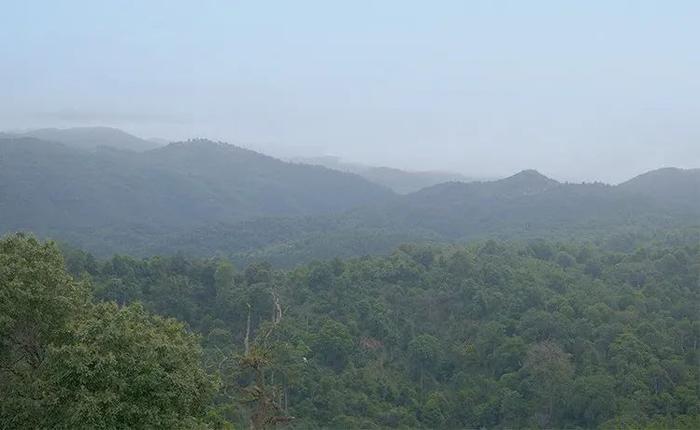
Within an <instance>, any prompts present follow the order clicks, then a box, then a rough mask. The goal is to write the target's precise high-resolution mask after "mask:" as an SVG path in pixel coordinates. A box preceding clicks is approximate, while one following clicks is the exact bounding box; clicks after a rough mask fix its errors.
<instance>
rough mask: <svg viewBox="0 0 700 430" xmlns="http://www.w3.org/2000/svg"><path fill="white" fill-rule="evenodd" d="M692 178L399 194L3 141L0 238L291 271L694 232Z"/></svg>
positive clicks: (301, 175) (227, 151) (699, 196)
mask: <svg viewBox="0 0 700 430" xmlns="http://www.w3.org/2000/svg"><path fill="white" fill-rule="evenodd" d="M699 184H700V170H698V169H694V170H682V169H660V170H657V171H652V172H648V173H646V174H644V175H641V176H639V177H636V178H633V179H631V180H629V181H627V182H625V183H622V184H620V185H617V186H611V185H606V184H601V183H588V184H570V183H560V182H558V181H556V180H553V179H551V178H547V177H545V176H543V175H541V174H540V173H538V172H536V171H534V170H526V171H523V172H520V173H518V174H516V175H513V176H511V177H509V178H505V179H502V180H498V181H490V182H471V183H462V182H448V183H443V184H438V185H435V186H432V187H429V188H425V189H422V190H420V191H417V192H414V193H411V194H407V195H397V194H395V193H393V192H392V191H390V190H389V189H387V188H384V187H382V186H379V185H376V184H374V183H372V182H370V181H368V180H366V179H363V178H361V177H359V176H357V175H354V174H351V173H343V172H339V171H335V170H331V169H327V168H324V167H320V166H310V165H303V164H295V163H287V162H283V161H281V160H278V159H275V158H272V157H269V156H266V155H263V154H260V153H257V152H254V151H250V150H247V149H243V148H239V147H236V146H233V145H227V144H223V143H216V142H211V141H208V140H194V141H187V142H180V143H172V144H170V145H167V146H163V147H160V148H156V149H153V150H150V151H143V152H135V151H121V150H116V149H113V148H106V147H98V148H92V149H91V150H83V149H78V148H76V147H74V146H69V145H65V144H61V143H56V142H47V141H43V140H39V139H36V138H26V137H25V138H16V137H15V138H13V137H9V138H7V137H5V138H0V233H2V232H12V231H18V230H24V231H31V232H34V233H35V234H38V235H40V236H42V237H51V238H54V239H58V240H60V241H63V242H67V243H68V244H72V245H75V246H79V247H81V248H84V249H87V250H89V251H91V252H94V253H96V254H98V255H102V256H106V255H110V254H112V253H115V252H119V253H128V254H133V255H153V254H171V253H174V252H177V251H183V252H185V253H187V254H192V255H199V256H211V255H221V256H227V257H231V258H234V259H235V260H237V261H242V262H248V261H254V260H267V261H272V262H273V263H275V264H279V265H294V264H297V263H300V262H308V261H311V260H313V259H328V258H333V257H336V256H339V257H348V256H358V255H365V254H382V253H386V252H389V251H390V250H391V249H392V248H394V247H396V246H398V245H399V244H401V243H407V242H464V241H469V240H474V239H484V238H497V239H506V240H507V239H522V238H533V237H550V238H571V237H586V238H591V237H596V236H598V237H599V236H605V237H609V236H611V235H614V234H616V233H624V232H629V231H632V232H639V231H643V232H645V231H649V230H652V231H653V230H656V229H667V228H677V227H685V226H698V224H700V221H699V220H700V185H699Z"/></svg>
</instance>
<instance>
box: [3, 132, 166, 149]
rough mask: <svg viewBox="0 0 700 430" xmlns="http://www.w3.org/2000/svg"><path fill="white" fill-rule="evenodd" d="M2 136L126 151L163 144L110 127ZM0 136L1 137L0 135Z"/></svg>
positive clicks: (6, 134) (151, 147) (79, 146)
mask: <svg viewBox="0 0 700 430" xmlns="http://www.w3.org/2000/svg"><path fill="white" fill-rule="evenodd" d="M3 134H4V137H6V138H9V137H34V138H37V139H41V140H45V141H48V142H58V143H63V144H65V145H67V146H70V147H73V148H79V149H95V148H98V147H111V148H116V149H122V150H127V151H148V150H149V149H155V148H158V147H160V146H163V142H162V141H156V140H145V139H141V138H140V137H136V136H134V135H131V134H129V133H126V132H124V131H122V130H119V129H116V128H110V127H75V128H65V129H60V128H41V129H37V130H31V131H26V132H22V133H3ZM0 137H3V136H2V135H0Z"/></svg>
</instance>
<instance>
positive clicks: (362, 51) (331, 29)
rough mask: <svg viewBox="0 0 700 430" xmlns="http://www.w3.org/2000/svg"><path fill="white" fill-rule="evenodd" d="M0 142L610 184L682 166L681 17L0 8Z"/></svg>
mask: <svg viewBox="0 0 700 430" xmlns="http://www.w3.org/2000/svg"><path fill="white" fill-rule="evenodd" d="M0 6H1V7H0V10H1V11H2V12H1V13H0V41H2V42H0V129H3V130H21V129H28V128H40V127H72V126H94V125H101V126H112V127H118V128H121V129H123V130H125V131H128V132H131V133H134V134H137V135H139V136H142V137H159V138H165V139H170V140H181V139H186V138H190V137H207V138H211V139H217V140H223V141H227V142H230V143H235V144H240V145H244V146H247V147H251V148H254V149H258V150H262V151H265V152H267V153H270V154H272V155H276V156H281V157H294V156H318V155H335V156H340V157H342V158H344V159H346V160H347V161H353V162H361V163H367V164H373V165H388V166H393V167H399V168H405V169H414V170H416V169H417V170H450V171H457V172H461V173H463V174H466V175H469V176H482V177H483V176H487V177H493V176H505V175H508V174H512V173H514V172H516V171H519V170H522V169H528V168H534V169H537V170H539V171H540V172H542V173H544V174H547V175H549V176H551V177H554V178H556V179H559V180H570V181H594V180H601V181H604V182H613V183H615V182H619V181H621V180H624V179H627V178H629V177H631V176H634V175H636V174H638V173H641V172H644V171H646V170H651V169H654V168H658V167H665V166H677V167H700V48H699V47H698V45H699V44H700V25H698V22H700V2H698V1H693V0H687V1H684V0H675V1H674V0H669V1H644V0H637V1H621V0H607V1H595V0H589V1H578V2H573V1H571V2H570V1H537V0H532V1H497V0H490V1H468V0H462V1H458V0H454V1H451V0H443V1H408V0H403V1H390V0H386V1H362V0H359V1H358V0H353V1H342V2H341V1H304V0H294V1H274V2H273V1H265V0H256V1H246V2H243V1H233V0H230V1H219V2H216V1H196V2H193V1H176V0H169V1H155V0H149V1H126V0H122V1H109V0H104V1H60V0H55V1H50V0H45V1H32V0H22V1H18V0H0Z"/></svg>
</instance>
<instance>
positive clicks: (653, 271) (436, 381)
mask: <svg viewBox="0 0 700 430" xmlns="http://www.w3.org/2000/svg"><path fill="white" fill-rule="evenodd" d="M18 244H19V245H18ZM17 247H19V249H25V248H26V249H29V250H32V249H33V251H27V253H26V255H25V254H22V252H24V251H22V252H20V253H19V255H20V256H19V257H12V258H15V260H16V263H15V266H7V265H6V264H3V265H2V266H0V267H2V268H3V269H2V270H3V272H2V273H3V276H5V277H4V278H2V282H3V284H2V288H3V291H7V290H8V285H9V286H10V287H9V291H15V290H17V291H21V290H23V288H29V287H27V285H35V287H32V288H35V289H37V290H38V291H42V290H43V289H44V286H45V285H50V284H46V282H47V279H48V278H47V277H53V276H58V277H59V278H60V279H65V281H64V283H75V284H76V285H78V284H79V285H88V284H89V285H91V291H92V295H93V296H94V302H95V303H94V304H89V305H88V304H85V303H84V302H80V306H87V307H89V308H91V309H94V311H93V312H88V313H83V312H80V316H73V317H66V318H67V319H68V320H70V321H73V320H72V319H71V318H75V321H74V323H71V324H69V327H70V328H69V329H67V331H66V333H68V334H70V336H69V337H68V338H66V339H67V340H64V339H63V338H60V339H59V340H54V339H53V338H50V339H48V340H46V342H48V344H49V345H51V346H50V347H49V348H48V350H49V351H53V350H54V349H56V348H57V349H59V350H62V348H69V349H71V350H72V352H73V355H68V356H66V358H64V359H63V360H64V361H57V362H56V363H59V364H60V367H62V366H64V364H63V363H69V364H70V363H73V362H75V364H74V365H72V366H71V365H67V368H68V369H73V371H74V376H71V378H77V379H76V380H75V381H73V380H72V379H70V378H69V379H68V381H71V382H70V384H73V385H70V384H69V385H66V387H72V388H73V390H66V392H68V393H70V396H69V398H68V399H64V397H60V396H58V397H51V399H50V400H47V401H48V402H49V404H53V405H54V406H55V407H58V405H61V404H62V403H61V402H67V404H68V405H73V406H72V407H68V408H65V411H64V412H63V414H62V415H61V414H59V415H57V416H60V417H66V416H77V417H81V416H82V415H80V414H81V413H86V412H84V410H88V411H105V410H106V411H108V412H109V414H111V415H109V416H118V417H124V416H125V415H123V414H122V412H121V411H123V410H130V409H128V408H126V409H125V408H121V407H120V408H115V409H104V408H105V407H106V406H104V405H110V404H112V403H111V402H126V403H128V400H124V397H125V396H127V394H126V391H123V390H125V389H126V388H124V387H131V386H132V384H134V383H136V384H138V383H142V381H141V380H140V379H138V377H137V376H134V375H133V373H132V372H131V371H128V372H127V371H126V370H125V369H127V368H129V367H128V366H131V365H133V363H134V361H129V360H130V359H126V361H125V362H124V363H127V364H122V362H121V361H120V360H121V359H122V358H124V356H127V357H128V356H129V354H131V352H133V353H134V354H144V353H145V351H146V350H148V347H147V345H148V343H147V342H156V343H158V342H161V341H162V343H163V344H164V345H160V346H158V345H156V346H155V347H154V348H153V349H154V350H155V351H161V349H162V351H163V352H162V355H161V352H158V353H152V354H151V356H154V357H155V358H154V360H155V361H154V362H151V364H149V365H148V366H149V367H148V369H149V370H152V371H153V372H155V375H154V376H153V379H151V377H150V376H148V377H147V376H145V375H148V374H149V373H148V371H144V372H143V373H141V375H142V377H144V378H146V381H151V382H152V384H153V385H146V387H148V388H149V390H150V391H146V392H145V393H146V394H144V392H143V391H138V390H135V391H136V392H138V393H140V395H142V396H143V397H142V398H141V399H142V400H143V401H144V402H156V401H155V400H153V399H152V398H150V396H157V397H159V398H161V396H160V394H159V393H160V391H159V390H164V392H165V393H166V394H163V396H162V399H172V400H173V402H172V403H168V402H163V403H159V402H160V400H159V401H158V402H156V403H155V404H158V405H164V406H163V408H164V409H163V412H162V413H164V414H165V416H166V417H170V418H167V419H177V417H180V418H182V417H183V415H187V416H188V418H187V419H189V420H190V422H191V423H196V424H197V425H201V426H208V427H212V428H216V427H222V426H225V425H227V424H226V423H233V424H234V425H235V426H236V428H245V427H248V426H249V425H250V424H251V423H255V424H256V425H257V426H258V428H261V427H265V426H266V425H267V426H270V427H271V428H272V427H273V426H275V425H276V426H282V425H287V426H288V427H289V428H300V429H301V428H304V429H306V428H482V427H486V428H522V427H525V428H542V427H547V428H552V427H554V428H564V427H566V428H576V427H578V428H594V427H602V428H640V427H641V428H644V427H646V428H669V427H671V428H698V427H700V394H699V393H700V386H699V380H700V379H699V378H700V371H699V369H698V360H699V358H700V351H699V350H698V346H699V345H698V343H699V342H698V341H700V321H699V319H698V312H697V310H698V308H699V307H700V244H699V243H697V242H694V241H690V242H685V243H684V242H682V241H679V242H678V243H676V244H672V245H671V244H665V245H646V246H639V247H637V248H636V249H635V250H633V251H629V252H615V251H608V250H602V249H601V248H599V247H596V246H593V245H590V244H583V243H579V244H575V243H555V242H549V241H543V240H535V241H531V242H527V243H519V244H506V243H499V242H493V241H488V242H482V243H480V244H475V245H472V246H469V247H456V246H454V247H451V246H441V247H429V246H409V245H405V246H401V247H400V248H399V249H397V250H396V251H395V252H394V253H393V254H391V255H390V256H388V257H366V258H358V259H351V260H337V259H336V260H332V261H326V262H316V263H312V264H309V265H306V266H302V267H299V268H296V269H293V270H291V271H287V272H281V271H276V270H273V269H272V268H271V266H270V265H268V264H264V263H256V264H253V265H249V266H247V267H242V268H240V269H236V268H234V267H233V265H232V264H231V263H230V262H228V261H227V260H223V259H206V260H205V259H188V258H185V257H183V256H182V255H175V256H172V257H154V258H149V259H143V260H141V259H133V258H129V257H124V256H115V257H113V258H111V259H110V260H106V261H98V260H95V259H94V258H92V257H91V256H90V255H89V254H86V253H82V252H76V251H73V252H69V253H66V256H65V264H66V267H67V268H68V270H69V272H70V273H72V274H73V277H74V278H75V279H80V281H79V282H76V281H73V280H71V278H68V277H66V275H65V274H64V273H62V272H60V271H56V272H53V271H52V272H51V273H48V274H41V275H37V277H36V279H35V278H33V277H29V278H26V280H23V281H21V282H19V281H16V279H18V278H20V279H25V278H22V277H23V276H25V274H27V273H31V272H32V270H39V271H40V272H41V270H43V268H44V267H45V266H46V264H44V263H41V264H40V263H36V264H34V263H29V262H30V261H35V260H37V259H40V258H43V257H42V254H40V253H38V251H37V250H36V249H50V250H51V249H53V250H51V251H45V252H47V253H48V254H49V255H50V256H51V261H53V265H55V264H56V260H55V259H56V258H58V257H56V256H55V248H53V247H52V246H51V245H42V244H37V243H35V242H33V241H32V239H26V238H17V237H10V238H9V239H5V240H4V241H3V246H2V247H1V248H0V249H2V253H3V254H2V258H3V259H7V258H9V257H7V255H14V254H17V252H15V251H12V249H13V248H17ZM8 249H9V250H8ZM13 253H14V254H13ZM24 264H28V265H30V266H31V264H34V266H36V267H37V269H32V270H25V269H23V268H22V265H24ZM7 267H10V268H9V269H8V268H7ZM32 267H33V266H32ZM56 270H57V269H56ZM41 273H43V272H41ZM8 274H9V275H8ZM26 276H29V275H26ZM23 285H24V286H23ZM85 288H87V287H85ZM85 294H88V296H89V293H85ZM18 297H19V298H18ZM21 297H24V296H23V295H21V294H19V293H16V294H15V295H14V296H12V300H13V301H18V300H19V302H18V303H20V305H21V304H22V303H23V302H22V301H21V300H23V299H22V298H21ZM2 303H9V304H8V305H7V306H8V307H7V308H3V315H5V312H10V310H11V309H17V311H16V314H21V312H19V309H20V308H19V305H14V304H12V302H10V301H7V300H3V302H2ZM28 303H34V302H28ZM108 303H116V305H115V304H108ZM134 303H141V304H142V305H138V304H134ZM46 306H47V308H46V310H44V311H43V312H48V314H49V315H52V311H50V307H48V306H49V305H48V304H47V305H46ZM56 306H58V304H56ZM140 306H143V308H141V307H140ZM61 309H63V310H64V313H66V314H67V315H73V314H74V313H75V308H64V307H63V305H62V304H61ZM153 314H159V315H163V316H166V317H173V318H177V319H178V320H180V321H183V322H185V324H186V329H185V328H183V327H181V326H179V325H177V323H175V322H174V321H172V320H163V319H162V318H161V317H156V316H153ZM11 315H15V314H11ZM121 315H123V316H121ZM120 316H121V317H120ZM132 319H135V320H136V322H134V323H133V324H134V325H132V326H130V327H133V329H132V330H129V331H128V333H132V335H133V336H135V338H136V343H137V345H138V344H139V342H140V345H141V346H140V347H130V346H129V345H130V342H131V341H132V340H131V339H128V338H126V336H123V337H124V338H120V339H121V340H120V342H121V343H120V342H116V341H113V340H112V339H113V338H112V337H110V336H116V334H110V333H121V332H122V330H121V329H120V326H119V323H117V322H116V320H118V321H121V324H131V323H129V321H130V320H132ZM139 321H140V322H139ZM139 324H140V325H139ZM162 326H166V327H170V328H169V329H167V330H165V329H164V327H162ZM7 327H17V325H7V324H6V323H5V319H3V325H2V328H3V330H7ZM59 327H60V325H59ZM80 327H84V328H83V329H79V328H80ZM143 327H146V329H144V328H143ZM149 330H150V333H152V334H150V335H149V334H148V333H149ZM163 330H165V331H166V332H167V333H168V335H167V336H170V337H172V338H175V339H179V340H178V341H177V342H175V344H176V345H186V347H184V346H178V347H177V348H183V349H182V351H184V354H182V355H183V356H184V357H190V358H188V359H186V360H185V359H184V358H179V359H178V360H175V361H174V364H176V365H177V364H178V363H181V364H180V367H178V366H175V367H174V368H171V367H169V366H170V365H171V363H170V361H169V358H168V357H170V356H169V351H170V350H171V349H173V348H176V347H175V346H171V343H172V342H171V341H170V340H168V339H169V338H168V337H164V336H166V335H165V334H156V333H161V332H162V331H163ZM76 331H77V332H76ZM5 333H6V332H3V339H7V338H6V337H5V336H4V334H5ZM141 333H143V334H141ZM191 333H197V334H198V335H199V336H200V337H199V345H193V344H191V339H194V338H193V337H192V334H191ZM95 339H105V340H104V341H103V342H95ZM139 339H141V340H139ZM146 339H147V340H146ZM55 345H58V346H55ZM63 345H68V346H66V347H64V346H63ZM81 345H82V346H81ZM3 348H4V349H3V355H2V359H3V360H4V361H3V366H4V367H3V369H5V365H6V363H7V361H6V360H7V359H8V358H7V357H9V356H8V355H7V351H13V350H11V349H8V348H9V347H8V346H7V342H5V343H3ZM101 348H102V349H101ZM200 348H201V350H200ZM117 350H118V351H121V353H120V354H117V353H116V351H117ZM246 350H247V351H246ZM52 354H53V353H52ZM52 354H48V355H46V356H45V357H53V355H52ZM200 354H201V355H200ZM147 357H150V356H149V355H147ZM197 357H199V358H201V361H200V362H199V364H198V366H195V364H194V363H195V361H197ZM171 358H173V357H171ZM45 359H48V358H45ZM158 359H160V360H161V361H158ZM173 359H174V358H173ZM183 360H185V362H184V363H183ZM145 361H146V362H147V363H148V360H145ZM59 364H57V365H56V366H52V368H58V367H57V366H59ZM23 366H25V368H26V369H28V370H27V372H29V373H26V374H24V375H25V376H23V378H25V380H35V379H36V380H38V381H40V382H38V383H40V384H49V385H43V387H49V388H50V387H54V388H56V389H58V387H62V386H63V385H62V383H63V382H61V383H59V382H56V381H64V380H63V379H55V380H53V381H54V384H55V385H51V384H50V383H49V382H44V379H41V378H43V377H44V376H42V375H43V373H39V374H37V373H31V371H30V370H31V366H29V367H26V366H28V365H26V364H25V365H23ZM110 366H117V370H109V369H111V367H110ZM120 366H123V367H120ZM139 366H146V364H143V365H141V364H139ZM197 368H198V369H199V370H197ZM163 369H166V370H165V373H159V372H162V371H163ZM170 369H173V371H174V372H176V373H175V374H176V375H179V374H183V375H185V374H186V375H188V376H189V377H190V378H191V379H190V380H195V379H196V381H199V382H198V383H200V384H202V385H201V387H203V388H201V389H200V390H199V391H197V390H194V388H193V387H194V386H193V385H181V384H180V383H179V382H178V383H176V384H175V386H177V387H178V391H177V392H178V393H179V394H178V395H174V394H167V393H168V390H169V389H171V388H172V387H173V384H174V381H175V382H176V381H177V378H168V379H167V380H163V379H159V376H163V375H166V374H168V372H170ZM185 369H190V370H191V371H185ZM192 369H194V370H192ZM98 370H99V372H98ZM100 372H102V373H100ZM120 372H122V373H120ZM178 372H184V373H178ZM103 374H105V375H107V376H108V377H109V378H111V379H104V378H103V377H102V375H103ZM0 375H1V376H0V377H1V378H3V381H7V380H8V379H7V378H12V377H13V376H11V375H10V374H8V373H7V372H6V371H5V370H3V372H2V373H0ZM93 377H94V378H98V379H99V380H100V382H99V383H93V382H90V381H91V378H93ZM79 378H83V379H82V380H81V379H79ZM121 378H124V379H123V380H122V379H121ZM49 381H52V379H50V378H49ZM8 386H9V387H15V388H14V389H17V390H18V389H19V388H17V387H19V385H13V384H10V385H8V384H0V387H2V388H0V390H2V391H0V395H2V396H3V397H2V399H1V400H2V404H3V407H2V409H1V411H2V413H3V416H2V419H5V420H6V419H8V418H7V417H8V416H14V417H18V416H19V417H25V418H27V419H28V418H29V417H34V416H35V415H36V416H41V414H42V413H43V414H46V413H48V412H46V410H44V409H31V408H29V406H28V405H30V403H27V404H24V403H21V402H12V403H8V402H7V399H18V398H21V397H18V396H17V395H16V394H15V393H14V392H13V391H12V390H9V391H8V389H7V387H8ZM183 387H184V389H183ZM204 388H206V389H204ZM42 392H43V393H46V392H49V393H50V392H51V390H48V391H47V389H46V388H45V389H44V391H42ZM62 392H63V393H64V394H65V392H64V391H62ZM76 393H77V394H76ZM193 393H197V394H193ZM30 394H31V393H30ZM65 395H68V394H65ZM178 396H184V400H182V399H181V400H177V401H179V402H181V403H176V402H175V400H176V399H178ZM93 397H95V399H94V400H92V402H93V403H89V404H90V405H93V406H94V407H91V408H87V407H83V409H81V408H80V407H79V406H81V405H83V406H84V404H83V403H82V401H83V400H84V399H92V398H93ZM127 399H128V396H127ZM195 400H196V401H195ZM204 403H206V406H204V405H203V404H204ZM31 404H34V403H31ZM138 404H140V403H138V402H136V403H134V405H138ZM168 405H174V406H173V409H168V408H167V406H168ZM182 405H185V406H182ZM100 408H103V409H100ZM144 409H147V408H144ZM138 411H139V409H138V407H137V406H134V415H132V418H133V419H137V418H139V417H141V415H138ZM175 411H177V413H179V414H181V415H172V414H174V413H175ZM93 413H94V414H96V413H97V412H93ZM160 413H161V412H160V410H159V409H152V410H151V414H153V415H159V414H160ZM8 414H11V415H8ZM168 414H170V415H168ZM134 417H135V418H134ZM173 417H175V418H173ZM94 419H95V420H98V418H94ZM6 422H7V421H5V423H6ZM93 422H97V421H93ZM132 422H138V421H132ZM54 424H55V423H54ZM107 426H109V425H107ZM55 427H60V426H55ZM93 427H99V426H97V425H95V426H93Z"/></svg>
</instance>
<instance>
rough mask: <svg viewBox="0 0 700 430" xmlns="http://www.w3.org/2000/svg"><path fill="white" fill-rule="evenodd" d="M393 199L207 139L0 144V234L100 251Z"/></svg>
mask: <svg viewBox="0 0 700 430" xmlns="http://www.w3.org/2000/svg"><path fill="white" fill-rule="evenodd" d="M392 197H393V194H392V193H391V191H389V190H387V189H384V188H382V187H380V186H377V185H374V184H372V183H370V182H368V181H366V180H364V179H362V178H360V177H358V176H355V175H352V174H348V173H341V172H336V171H332V170H329V169H326V168H322V167H312V166H302V165H295V164H291V163H285V162H282V161H280V160H277V159H274V158H271V157H267V156H264V155H262V154H258V153H255V152H253V151H248V150H245V149H242V148H238V147H234V146H232V145H226V144H221V143H215V142H210V141H205V140H198V141H189V142H181V143H174V144H171V145H168V146H166V147H163V148H158V149H155V150H151V151H146V152H143V153H137V152H127V151H115V150H110V149H100V150H98V151H84V150H79V149H76V148H72V147H69V146H67V145H63V144H60V143H54V142H46V141H43V140H39V139H35V138H27V137H25V138H11V139H1V140H0V213H2V218H1V219H0V231H2V232H7V231H14V230H18V229H27V230H32V231H35V232H37V233H40V234H50V235H54V236H55V237H59V238H67V237H68V238H69V237H71V235H72V234H76V232H80V233H79V234H82V235H86V236H89V237H96V238H98V239H97V241H98V242H99V241H100V240H101V239H99V238H100V237H101V234H102V233H100V230H101V229H106V228H109V229H112V230H114V231H124V230H125V229H127V230H128V231H132V230H131V229H136V230H138V231H140V232H141V233H143V234H144V236H148V235H150V234H156V233H162V232H168V233H170V232H174V231H178V230H179V229H190V228H194V227H196V226H201V225H206V224H210V223H217V222H228V223H231V222H240V221H244V220H247V219H251V218H256V217H261V216H306V215H320V214H329V213H335V212H341V211H345V210H348V209H350V208H354V207H357V206H360V205H364V204H370V203H377V202H378V201H386V200H387V199H391V198H392Z"/></svg>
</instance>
